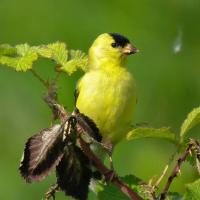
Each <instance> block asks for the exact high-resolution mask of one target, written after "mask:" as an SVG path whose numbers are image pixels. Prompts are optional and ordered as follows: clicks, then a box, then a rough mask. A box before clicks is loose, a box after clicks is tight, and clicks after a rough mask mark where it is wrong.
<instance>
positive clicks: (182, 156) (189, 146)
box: [160, 140, 196, 200]
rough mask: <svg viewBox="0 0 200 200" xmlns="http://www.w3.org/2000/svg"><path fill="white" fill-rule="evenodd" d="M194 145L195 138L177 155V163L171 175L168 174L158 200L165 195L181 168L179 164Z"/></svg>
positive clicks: (162, 198) (162, 199)
mask: <svg viewBox="0 0 200 200" xmlns="http://www.w3.org/2000/svg"><path fill="white" fill-rule="evenodd" d="M195 147H196V141H195V140H190V142H189V144H188V147H187V148H186V150H185V151H184V152H183V154H181V156H180V157H179V159H178V160H177V163H176V165H175V167H174V169H173V170H172V173H171V175H170V176H169V178H168V180H167V183H166V185H165V187H164V189H163V191H162V193H161V195H160V200H164V199H165V198H166V196H167V193H168V190H169V187H170V185H171V184H172V181H173V180H174V178H175V177H177V176H178V174H179V173H180V170H181V165H182V163H183V162H185V160H186V158H187V157H188V155H190V154H191V151H192V150H193V149H194V148H195Z"/></svg>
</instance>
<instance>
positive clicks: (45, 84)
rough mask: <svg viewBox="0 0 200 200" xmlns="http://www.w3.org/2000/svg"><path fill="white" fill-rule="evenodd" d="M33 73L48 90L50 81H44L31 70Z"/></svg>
mask: <svg viewBox="0 0 200 200" xmlns="http://www.w3.org/2000/svg"><path fill="white" fill-rule="evenodd" d="M30 71H31V73H32V74H33V76H34V77H35V78H37V79H38V80H39V81H40V82H41V83H42V84H43V85H44V86H45V87H46V88H48V87H49V83H48V81H46V80H44V79H43V78H42V77H41V76H40V75H39V74H38V73H37V72H36V71H35V70H34V69H30Z"/></svg>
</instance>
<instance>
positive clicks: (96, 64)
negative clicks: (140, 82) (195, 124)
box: [76, 33, 136, 144]
mask: <svg viewBox="0 0 200 200" xmlns="http://www.w3.org/2000/svg"><path fill="white" fill-rule="evenodd" d="M116 37H122V38H121V40H122V41H121V43H122V42H123V39H126V38H124V37H123V36H121V35H118V34H114V36H112V35H111V34H107V33H106V34H102V35H100V36H99V37H98V38H97V39H96V40H95V42H94V43H93V45H92V46H91V48H90V50H89V71H88V72H87V73H86V74H85V75H84V76H83V77H82V78H81V80H80V81H79V83H78V86H77V90H78V98H77V101H76V107H77V108H78V109H79V111H80V112H81V113H83V114H85V115H86V116H88V117H89V118H91V119H92V120H93V121H94V122H95V124H96V125H97V127H98V128H99V131H100V134H101V135H102V136H103V138H104V139H109V140H110V141H111V143H112V144H115V143H117V142H118V141H119V140H120V139H122V138H123V137H124V136H125V134H126V133H127V131H128V129H129V128H130V126H131V121H132V117H133V111H134V109H135V104H136V88H135V81H134V79H133V76H132V74H131V73H130V72H128V70H127V69H126V67H125V63H126V62H125V61H126V57H127V55H128V54H131V53H135V52H136V49H135V48H133V47H132V46H130V44H129V41H128V40H127V39H126V40H127V44H128V47H127V44H124V47H123V46H120V44H117V46H116V47H115V44H114V43H116V42H117V41H116V40H117V38H116ZM119 39H120V38H119ZM126 40H125V41H124V43H125V42H126ZM118 42H119V43H120V41H118ZM125 45H126V46H125ZM113 46H114V47H113ZM129 51H130V52H129ZM131 51H134V52H131Z"/></svg>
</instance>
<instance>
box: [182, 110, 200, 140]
mask: <svg viewBox="0 0 200 200" xmlns="http://www.w3.org/2000/svg"><path fill="white" fill-rule="evenodd" d="M199 123H200V107H198V108H194V109H193V110H192V111H191V112H190V113H189V114H188V115H187V118H186V119H185V120H184V122H183V124H182V126H181V131H180V137H181V141H183V140H184V137H185V135H186V133H187V132H188V131H189V130H190V129H191V128H193V127H194V126H196V125H197V124H199Z"/></svg>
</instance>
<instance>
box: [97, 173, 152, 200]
mask: <svg viewBox="0 0 200 200" xmlns="http://www.w3.org/2000/svg"><path fill="white" fill-rule="evenodd" d="M120 179H121V180H122V181H123V182H124V183H126V184H127V185H128V186H129V187H130V188H131V189H132V190H133V191H135V192H136V193H138V194H139V195H140V196H141V197H142V198H143V199H144V200H153V197H152V196H151V194H150V190H149V188H148V187H146V186H145V185H141V184H140V183H141V180H140V179H139V178H137V177H135V176H133V175H127V176H125V177H121V178H120ZM105 199H109V200H129V198H128V197H127V196H126V195H125V194H123V193H122V192H121V191H120V190H119V189H118V188H117V187H115V186H114V185H113V184H109V185H104V186H103V188H102V190H101V191H100V192H98V200H105Z"/></svg>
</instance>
